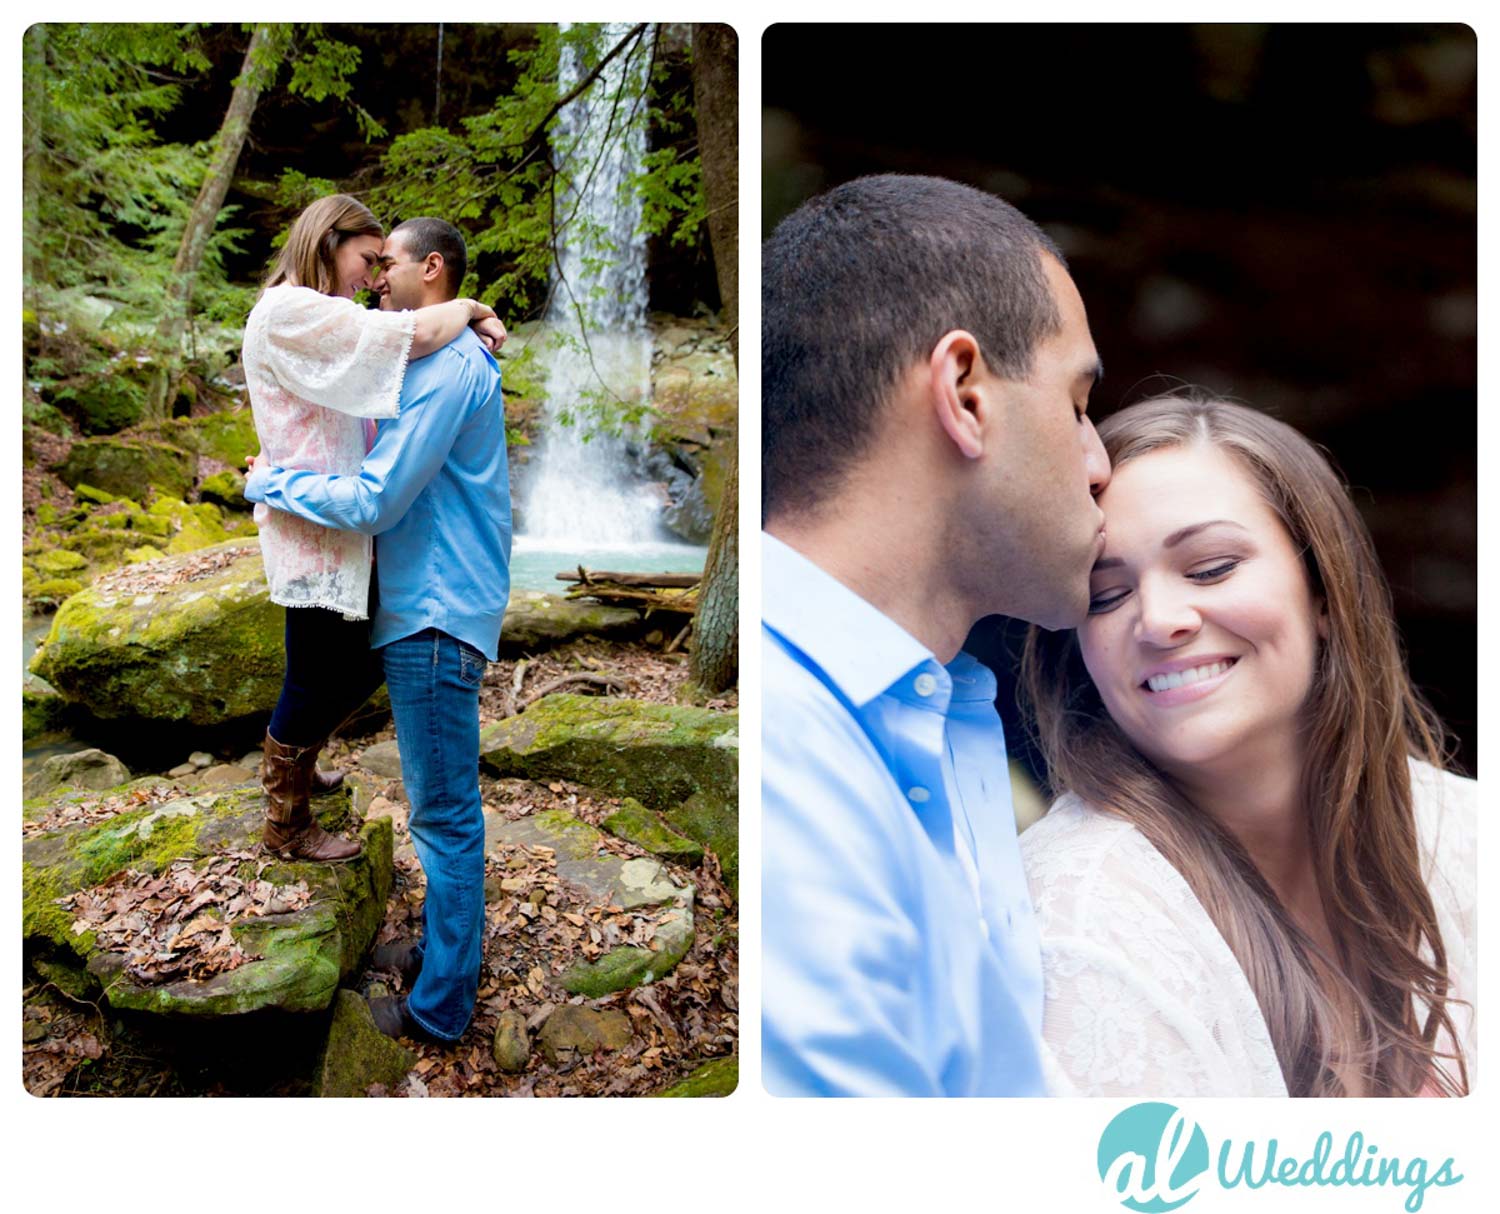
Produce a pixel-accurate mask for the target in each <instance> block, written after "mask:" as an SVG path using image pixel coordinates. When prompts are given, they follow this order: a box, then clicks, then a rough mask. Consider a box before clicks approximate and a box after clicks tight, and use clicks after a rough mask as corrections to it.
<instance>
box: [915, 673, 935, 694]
mask: <svg viewBox="0 0 1500 1214" xmlns="http://www.w3.org/2000/svg"><path fill="white" fill-rule="evenodd" d="M912 690H913V691H915V692H916V693H917V694H918V695H919V696H930V695H931V694H932V693H933V692H934V691H936V690H937V680H936V679H935V678H933V677H932V676H931V675H930V674H925V673H923V674H919V675H918V676H917V677H916V678H915V679H914V680H913V681H912Z"/></svg>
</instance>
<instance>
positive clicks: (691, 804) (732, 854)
mask: <svg viewBox="0 0 1500 1214" xmlns="http://www.w3.org/2000/svg"><path fill="white" fill-rule="evenodd" d="M662 817H663V818H665V819H666V820H667V822H668V823H670V824H671V825H672V826H673V827H674V828H676V829H677V830H680V831H681V832H682V833H683V834H685V835H686V836H687V837H688V838H690V839H696V840H697V841H698V842H699V843H702V844H703V845H704V846H705V847H709V848H712V849H713V853H714V855H716V856H718V858H719V868H720V869H721V871H722V872H723V874H724V880H725V881H726V882H727V883H728V885H729V888H730V889H731V890H732V891H733V892H734V895H735V896H736V897H738V896H739V889H740V822H739V809H738V800H737V798H736V797H729V798H728V799H726V798H724V797H721V796H719V795H718V794H717V793H716V792H710V791H708V790H706V789H705V790H701V791H699V792H695V793H694V794H693V795H692V796H690V797H688V798H687V799H686V800H685V801H682V802H681V803H679V804H677V805H673V806H670V807H668V808H667V809H664V810H663V811H662Z"/></svg>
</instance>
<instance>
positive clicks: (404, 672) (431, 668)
mask: <svg viewBox="0 0 1500 1214" xmlns="http://www.w3.org/2000/svg"><path fill="white" fill-rule="evenodd" d="M381 653H382V654H383V655H384V657H385V683H386V687H387V689H388V690H389V691H390V695H391V712H392V715H394V717H395V718H396V742H397V745H398V746H399V748H400V751H401V776H402V780H403V781H404V783H405V785H406V797H407V801H408V802H409V803H410V806H411V812H410V816H409V818H408V825H409V827H410V829H411V838H412V843H413V844H415V845H416V849H417V859H418V860H419V861H420V862H421V864H422V871H423V873H424V874H426V877H427V900H426V902H425V903H424V904H423V906H422V936H421V940H420V947H421V950H422V972H421V974H420V975H419V976H418V978H417V980H416V982H415V983H413V984H412V988H411V993H410V995H409V996H408V997H407V1010H408V1011H409V1012H410V1014H411V1017H412V1019H414V1020H415V1021H416V1022H417V1023H418V1024H419V1025H421V1026H422V1028H424V1029H425V1030H426V1031H427V1032H428V1033H430V1034H431V1035H432V1036H434V1037H438V1038H441V1039H443V1040H445V1041H457V1040H458V1039H459V1038H460V1037H461V1036H463V1032H464V1029H465V1028H467V1027H468V1024H469V1017H470V1016H472V1015H473V1013H474V996H475V992H476V991H477V990H478V987H479V964H480V946H481V943H482V940H483V936H484V817H483V811H482V808H481V805H480V800H479V684H480V682H481V681H482V680H483V679H484V668H485V656H484V654H482V653H480V652H479V650H477V649H475V648H474V647H473V646H472V645H468V644H465V643H464V642H463V641H460V640H457V639H456V638H454V637H451V636H449V635H448V634H447V633H446V632H440V631H438V630H437V629H436V628H428V629H426V630H425V631H423V632H419V633H416V634H415V635H413V636H409V637H403V638H402V639H401V640H399V641H393V642H391V644H389V645H387V646H385V647H384V649H382V650H381Z"/></svg>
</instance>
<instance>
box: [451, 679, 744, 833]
mask: <svg viewBox="0 0 1500 1214" xmlns="http://www.w3.org/2000/svg"><path fill="white" fill-rule="evenodd" d="M479 752H480V755H479V757H480V761H481V762H482V763H484V764H485V765H486V766H488V767H490V768H492V769H493V770H494V771H496V772H498V773H499V774H500V775H502V776H516V777H520V778H522V779H528V780H550V779H564V780H576V781H577V782H578V783H580V784H587V785H589V786H590V787H592V788H598V789H603V790H605V791H607V792H612V793H617V794H619V795H622V796H630V797H635V798H636V799H637V800H638V801H640V802H641V803H642V804H644V805H647V806H650V807H651V808H654V809H665V808H668V807H671V806H674V805H676V804H678V803H679V802H681V801H684V800H686V799H687V798H688V797H691V796H692V795H693V794H694V793H698V792H706V793H709V794H711V795H713V796H715V797H718V798H721V799H724V800H730V801H732V800H733V799H734V797H735V789H736V782H737V779H738V773H739V753H740V752H739V714H738V713H733V712H713V711H710V710H709V709H706V708H692V707H687V706H683V705H678V704H653V703H647V702H646V701H643V700H627V699H614V698H609V697H598V696H577V695H567V694H557V695H550V696H544V697H543V698H542V699H540V700H538V701H537V702H536V703H534V704H532V705H531V706H530V707H529V708H527V709H526V711H525V712H523V713H521V714H519V715H518V716H514V717H510V718H507V719H506V720H504V721H498V722H496V723H495V724H493V725H490V726H488V727H486V728H485V729H484V730H483V731H482V732H481V734H480V738H479Z"/></svg>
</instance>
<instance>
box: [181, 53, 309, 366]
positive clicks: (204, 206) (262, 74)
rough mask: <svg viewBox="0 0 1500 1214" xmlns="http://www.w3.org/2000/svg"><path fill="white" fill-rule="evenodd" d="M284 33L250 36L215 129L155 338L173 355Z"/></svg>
mask: <svg viewBox="0 0 1500 1214" xmlns="http://www.w3.org/2000/svg"><path fill="white" fill-rule="evenodd" d="M282 34H283V32H282V31H281V30H280V29H279V28H278V27H276V26H274V25H257V26H256V27H255V32H254V33H253V34H252V35H251V36H250V45H249V47H247V48H246V50H245V62H244V64H243V66H242V67H241V68H240V74H239V76H238V77H237V78H236V80H235V82H234V94H233V95H232V96H231V97H230V99H229V109H228V111H227V112H226V113H225V115H224V122H223V124H222V125H221V126H220V127H219V140H218V143H217V144H216V146H215V147H214V151H213V155H212V157H211V158H210V159H209V162H208V172H207V173H206V174H205V176H204V178H203V187H202V189H200V190H199V191H198V198H197V200H196V201H195V202H194V203H193V210H192V213H191V214H190V215H189V216H188V221H187V227H186V228H184V229H183V232H182V243H181V244H179V245H178V246H177V257H176V259H175V260H174V261H173V262H172V275H171V278H170V279H169V280H168V285H167V298H166V306H165V310H164V311H163V313H162V318H161V324H160V325H159V326H158V328H157V334H158V336H160V337H161V338H162V340H163V341H164V343H165V344H166V345H167V347H168V349H169V350H170V351H171V352H172V353H173V354H174V355H175V354H176V352H177V349H178V347H179V346H180V344H181V341H182V332H183V330H184V329H185V328H186V327H187V319H188V314H189V313H190V311H191V310H192V304H193V284H194V283H195V282H196V280H197V277H198V269H199V267H200V266H202V264H203V252H204V250H205V249H206V248H208V238H209V237H210V236H212V235H213V231H214V228H215V227H216V226H217V224H218V222H219V211H220V209H221V208H222V207H223V206H224V196H225V195H226V194H227V193H228V192H229V183H230V181H231V180H232V179H233V177H234V168H235V165H237V164H238V163H239V160H240V150H241V149H242V148H243V147H244V146H245V137H246V136H247V135H248V134H249V133H250V118H251V116H252V115H253V114H254V113H255V105H256V102H258V101H259V100H260V94H261V90H262V89H263V88H265V86H266V85H267V84H268V83H269V82H270V81H271V80H272V79H274V78H275V75H276V68H277V66H278V65H279V62H280V58H281V53H282V51H283V49H284V46H285V39H284V37H283V36H282Z"/></svg>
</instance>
